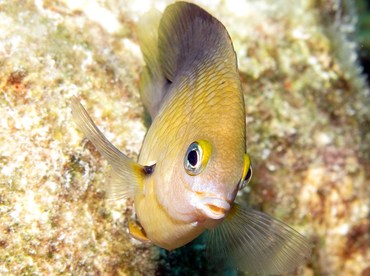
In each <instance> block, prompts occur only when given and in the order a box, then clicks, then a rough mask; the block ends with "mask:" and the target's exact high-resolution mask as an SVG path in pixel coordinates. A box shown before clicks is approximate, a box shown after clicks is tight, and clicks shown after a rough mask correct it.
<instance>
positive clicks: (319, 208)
mask: <svg viewBox="0 0 370 276" xmlns="http://www.w3.org/2000/svg"><path fill="white" fill-rule="evenodd" d="M170 2H172V1H169V0H166V1H165V0H163V1H146V2H145V3H144V2H143V3H140V2H139V1H129V0H127V1H118V0H109V1H71V0H64V1H62V0H59V1H17V2H15V1H10V0H5V1H0V11H1V12H0V30H1V31H0V65H1V66H0V112H1V117H0V127H1V131H0V164H1V166H0V217H1V224H0V274H57V273H61V274H87V273H89V274H101V273H105V274H129V275H140V274H145V275H153V274H155V273H156V270H157V273H161V272H167V273H169V272H171V271H172V272H174V271H176V272H178V271H179V269H180V268H179V267H181V265H183V264H186V265H192V266H193V267H192V268H190V269H189V268H187V269H186V270H184V271H186V272H187V273H192V269H193V271H197V269H201V270H202V271H203V269H204V265H202V264H196V262H201V261H204V256H203V257H196V256H190V255H189V258H183V259H182V261H183V262H181V260H180V261H178V260H176V258H181V256H182V255H183V254H186V252H187V251H186V248H185V250H184V249H182V251H178V252H176V251H175V252H172V253H166V252H158V250H157V249H156V248H155V247H152V246H150V245H149V244H145V243H143V244H142V243H138V242H135V241H133V240H132V239H131V238H130V236H129V235H128V233H127V218H128V217H129V216H130V215H131V213H132V202H131V201H127V202H126V201H124V200H121V201H117V202H109V201H107V200H106V199H105V194H104V183H105V182H106V181H109V168H108V166H107V162H106V161H105V160H104V159H103V158H102V157H101V156H100V154H99V153H98V152H97V151H96V150H95V148H94V147H93V145H92V144H91V143H90V142H87V141H85V140H83V137H82V134H81V132H80V131H79V130H78V129H76V126H75V124H74V123H73V120H72V118H71V114H70V98H71V97H72V96H74V95H77V96H79V97H80V99H81V100H82V102H83V104H84V106H85V107H86V108H87V109H88V111H89V113H90V114H91V116H92V117H93V118H94V120H95V122H96V123H97V125H99V126H100V127H101V129H102V130H103V132H104V133H105V134H106V135H107V137H108V138H109V139H110V140H111V141H112V142H113V143H114V144H115V145H117V146H118V147H119V148H120V149H122V151H123V152H125V153H126V154H128V155H129V156H130V157H134V158H135V157H136V156H137V153H138V152H139V150H140V146H141V142H142V140H143V137H144V135H145V131H146V128H145V126H144V111H143V107H142V105H141V102H140V98H139V93H138V82H139V74H140V72H141V70H142V67H143V59H142V56H141V53H140V50H139V47H138V41H137V37H136V22H137V19H138V17H139V16H140V15H141V14H142V13H143V12H144V11H145V10H147V9H149V8H151V7H157V8H158V9H162V10H163V8H164V7H165V6H166V5H167V4H169V3H170ZM193 2H196V3H198V4H199V5H201V6H203V7H205V8H206V9H207V10H208V11H209V12H211V13H212V14H213V15H215V16H216V17H217V18H219V19H220V21H221V22H223V23H224V24H225V26H226V27H227V29H228V30H229V32H230V35H231V37H232V39H233V42H234V46H235V50H236V52H237V55H238V60H239V69H240V76H241V80H242V85H243V91H244V93H245V103H246V110H247V116H246V120H247V146H248V152H249V154H250V155H251V157H252V163H253V167H254V168H253V169H254V176H253V180H252V183H251V185H250V186H249V187H247V189H246V190H245V191H244V192H243V193H241V195H240V196H239V198H238V200H239V201H248V202H249V204H250V205H252V206H254V207H255V208H259V209H262V210H264V211H266V212H267V213H270V214H272V215H274V216H276V217H279V218H280V219H282V220H283V221H285V222H287V223H289V224H290V225H292V226H293V227H294V228H296V229H297V230H299V231H300V232H301V233H302V234H304V235H306V236H307V237H308V238H309V239H310V240H311V241H312V243H313V245H314V251H313V256H312V259H311V261H310V262H309V263H308V264H307V265H306V266H305V267H302V268H300V269H299V270H297V272H296V273H297V274H304V275H313V274H316V275H338V274H342V275H361V273H363V275H366V273H368V271H369V269H370V267H369V263H370V259H369V258H370V249H369V217H370V216H369V208H370V196H369V195H370V185H369V178H370V175H369V171H370V155H369V152H370V134H369V133H370V113H369V110H368V106H369V104H370V96H369V95H370V92H369V89H368V88H367V87H366V84H365V81H364V77H363V76H362V75H361V68H360V66H359V64H358V62H357V47H358V45H357V43H356V41H355V40H354V36H353V35H354V31H355V23H356V14H355V11H354V10H353V9H352V8H351V7H352V4H353V3H352V1H350V0H346V1H334V0H333V1H288V0H278V1H277V0H263V1H206V0H203V1H193ZM189 250H190V251H189V252H192V253H191V254H198V253H196V252H202V251H203V247H202V246H201V245H199V243H195V244H194V246H193V247H192V248H191V249H189ZM199 254H200V253H199ZM158 258H159V262H157V260H158ZM194 260H198V261H194ZM199 260H200V261H199ZM158 263H159V265H158ZM178 273H180V272H178ZM235 273H236V272H235Z"/></svg>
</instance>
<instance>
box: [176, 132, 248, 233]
mask: <svg viewBox="0 0 370 276" xmlns="http://www.w3.org/2000/svg"><path fill="white" fill-rule="evenodd" d="M190 141H191V140H189V142H188V143H184V146H183V147H182V149H181V150H180V151H179V155H178V158H177V166H175V168H174V169H173V170H171V172H170V173H169V175H170V179H169V181H170V182H171V183H173V184H174V185H171V188H172V189H173V190H175V192H174V193H171V194H177V197H175V198H173V199H174V200H175V202H173V204H171V206H172V207H171V209H172V210H173V211H175V209H181V208H183V209H185V210H186V211H187V212H189V213H191V217H193V219H195V221H196V222H197V223H203V224H204V225H206V227H207V228H209V227H213V225H217V224H218V223H219V222H220V221H222V220H223V219H224V218H225V216H226V215H227V214H228V213H229V211H230V209H231V206H232V205H233V202H234V199H235V197H236V194H237V192H238V190H239V188H241V187H242V184H243V183H245V178H246V176H247V173H248V171H249V170H250V161H249V157H248V156H247V155H246V154H244V152H243V151H240V150H239V149H238V150H237V149H236V148H233V147H231V148H230V147H225V144H222V143H218V142H220V141H217V139H216V140H215V139H211V138H210V139H194V141H192V142H190ZM178 191H181V192H180V193H178ZM184 201H186V202H184ZM185 206H187V207H185ZM178 211H179V212H182V210H178ZM189 213H188V215H189Z"/></svg>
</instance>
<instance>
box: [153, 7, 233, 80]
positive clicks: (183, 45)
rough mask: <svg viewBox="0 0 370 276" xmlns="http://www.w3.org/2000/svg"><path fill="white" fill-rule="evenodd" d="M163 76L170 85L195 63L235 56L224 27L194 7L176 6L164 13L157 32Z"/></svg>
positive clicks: (203, 11) (206, 13)
mask: <svg viewBox="0 0 370 276" xmlns="http://www.w3.org/2000/svg"><path fill="white" fill-rule="evenodd" d="M158 37H159V41H158V42H159V43H158V47H159V58H160V61H161V65H162V71H163V73H164V76H165V77H166V78H167V79H168V80H169V81H170V82H173V81H174V79H175V78H176V77H178V76H179V75H181V74H182V73H185V72H186V71H188V70H189V69H190V70H191V68H192V67H195V66H196V65H197V64H198V63H205V62H209V61H215V60H217V58H218V57H222V56H223V57H225V59H226V58H228V57H230V54H231V55H233V58H234V59H235V53H234V50H233V47H232V43H231V39H230V37H229V35H228V33H227V31H226V29H225V27H224V26H223V25H222V24H221V22H219V21H218V20H217V19H216V18H214V17H213V16H212V15H210V14H209V13H208V12H206V11H205V10H203V9H201V8H200V7H198V6H197V5H194V4H191V3H186V2H176V3H175V4H172V5H170V6H168V7H167V9H166V10H165V11H164V13H163V16H162V19H161V22H160V25H159V30H158Z"/></svg>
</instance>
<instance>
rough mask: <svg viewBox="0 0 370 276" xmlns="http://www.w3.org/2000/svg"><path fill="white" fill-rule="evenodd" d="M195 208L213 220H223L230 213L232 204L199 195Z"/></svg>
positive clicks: (220, 199) (216, 198)
mask: <svg viewBox="0 0 370 276" xmlns="http://www.w3.org/2000/svg"><path fill="white" fill-rule="evenodd" d="M195 207H196V208H197V209H198V210H199V211H200V212H201V213H202V214H203V215H204V216H205V217H207V218H209V219H213V220H220V219H223V218H224V217H225V216H226V215H227V213H228V212H229V211H230V208H231V205H230V203H229V202H228V201H227V200H225V199H222V198H219V197H216V196H208V195H203V194H202V193H197V201H196V203H195Z"/></svg>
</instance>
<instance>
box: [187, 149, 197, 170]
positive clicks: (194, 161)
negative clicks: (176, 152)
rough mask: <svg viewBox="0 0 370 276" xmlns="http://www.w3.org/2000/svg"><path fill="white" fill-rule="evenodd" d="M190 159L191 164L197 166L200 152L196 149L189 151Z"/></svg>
mask: <svg viewBox="0 0 370 276" xmlns="http://www.w3.org/2000/svg"><path fill="white" fill-rule="evenodd" d="M188 161H189V164H190V165H191V166H192V167H195V166H196V165H197V163H198V153H197V151H196V150H195V149H194V150H192V151H190V152H189V154H188Z"/></svg>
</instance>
